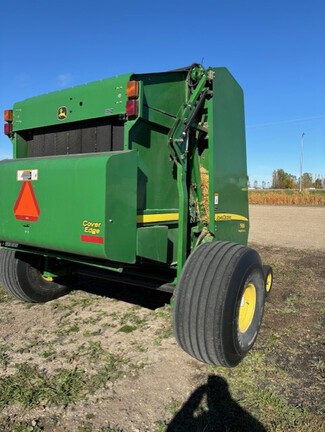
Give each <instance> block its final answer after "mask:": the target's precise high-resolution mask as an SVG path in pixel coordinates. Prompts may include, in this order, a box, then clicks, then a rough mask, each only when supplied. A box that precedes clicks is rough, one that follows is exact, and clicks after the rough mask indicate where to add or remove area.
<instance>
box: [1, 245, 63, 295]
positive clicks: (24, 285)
mask: <svg viewBox="0 0 325 432" xmlns="http://www.w3.org/2000/svg"><path fill="white" fill-rule="evenodd" d="M41 260H42V258H41V257H40V256H38V255H32V254H26V253H20V252H18V251H15V250H10V249H0V283H1V285H2V287H3V288H4V289H5V290H6V291H8V292H9V293H10V294H12V295H13V296H15V297H16V298H18V299H19V300H23V301H25V302H32V303H44V302H47V301H50V300H53V299H56V298H58V297H61V296H62V295H64V294H66V293H68V291H69V288H68V287H67V286H66V285H61V284H59V283H57V282H54V281H53V280H47V279H46V278H44V277H43V276H42V273H41V271H40V269H41Z"/></svg>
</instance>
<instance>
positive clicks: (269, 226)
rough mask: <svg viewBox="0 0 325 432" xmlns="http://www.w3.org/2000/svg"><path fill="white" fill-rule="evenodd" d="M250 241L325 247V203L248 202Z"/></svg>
mask: <svg viewBox="0 0 325 432" xmlns="http://www.w3.org/2000/svg"><path fill="white" fill-rule="evenodd" d="M249 211H250V235H249V239H250V241H252V242H255V243H258V244H262V245H269V246H271V245H272V246H284V247H292V248H295V249H308V250H316V249H322V250H324V249H325V207H303V206H271V205H250V206H249Z"/></svg>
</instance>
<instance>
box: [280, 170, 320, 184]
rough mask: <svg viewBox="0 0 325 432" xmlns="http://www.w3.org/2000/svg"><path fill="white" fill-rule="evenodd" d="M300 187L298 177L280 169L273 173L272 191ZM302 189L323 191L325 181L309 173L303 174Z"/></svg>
mask: <svg viewBox="0 0 325 432" xmlns="http://www.w3.org/2000/svg"><path fill="white" fill-rule="evenodd" d="M299 187H300V177H296V176H294V175H292V174H290V173H287V172H285V171H284V170H283V169H282V168H279V169H277V170H275V171H273V174H272V188H273V189H298V188H299ZM301 187H302V189H310V188H315V189H323V188H324V187H325V179H324V177H323V178H321V176H317V177H315V180H313V176H312V174H311V173H303V175H302V177H301Z"/></svg>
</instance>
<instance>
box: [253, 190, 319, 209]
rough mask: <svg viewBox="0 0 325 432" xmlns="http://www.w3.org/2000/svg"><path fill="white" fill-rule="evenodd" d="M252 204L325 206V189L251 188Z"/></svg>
mask: <svg viewBox="0 0 325 432" xmlns="http://www.w3.org/2000/svg"><path fill="white" fill-rule="evenodd" d="M248 197H249V203H250V204H275V205H305V206H325V190H313V191H303V192H301V193H300V192H299V191H294V190H283V191H279V190H276V191H275V190H274V191H273V190H250V191H249V192H248Z"/></svg>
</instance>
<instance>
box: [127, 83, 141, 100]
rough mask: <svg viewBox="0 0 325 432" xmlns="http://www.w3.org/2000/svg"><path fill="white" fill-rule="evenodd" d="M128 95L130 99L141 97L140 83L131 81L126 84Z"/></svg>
mask: <svg viewBox="0 0 325 432" xmlns="http://www.w3.org/2000/svg"><path fill="white" fill-rule="evenodd" d="M126 95H127V97H128V98H129V99H136V98H137V97H138V96H139V82H138V81H129V82H128V83H127V84H126Z"/></svg>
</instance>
